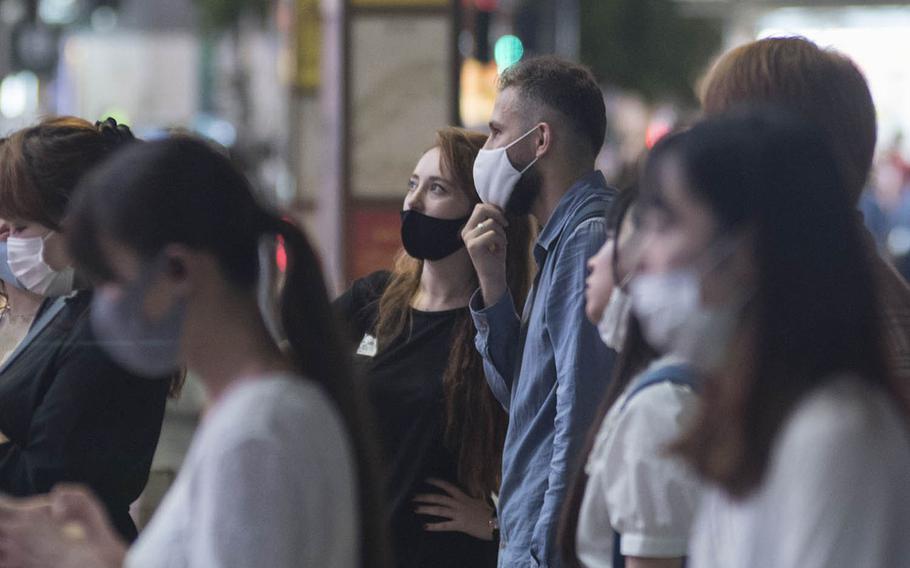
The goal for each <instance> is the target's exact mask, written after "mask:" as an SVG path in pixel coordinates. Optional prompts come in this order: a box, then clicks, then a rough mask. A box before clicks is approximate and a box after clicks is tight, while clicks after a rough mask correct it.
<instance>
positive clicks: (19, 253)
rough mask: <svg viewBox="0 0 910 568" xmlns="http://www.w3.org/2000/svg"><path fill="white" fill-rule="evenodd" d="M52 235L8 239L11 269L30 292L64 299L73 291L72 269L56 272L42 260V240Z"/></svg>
mask: <svg viewBox="0 0 910 568" xmlns="http://www.w3.org/2000/svg"><path fill="white" fill-rule="evenodd" d="M53 234H54V233H48V234H47V235H45V236H43V237H28V238H20V237H10V238H9V239H7V241H6V243H7V251H8V255H9V260H8V262H9V267H10V270H12V271H13V274H14V275H15V276H16V278H17V279H19V282H21V283H22V285H23V286H25V288H26V289H27V290H28V291H29V292H33V293H35V294H39V295H41V296H64V295H66V294H69V293H70V292H72V291H73V275H74V270H73V267H71V266H70V267H68V268H65V269H64V270H61V271H59V272H58V271H56V270H54V269H53V268H51V267H50V266H48V264H47V263H46V262H45V261H44V241H45V240H46V239H47V238H48V237H50V236H51V235H53Z"/></svg>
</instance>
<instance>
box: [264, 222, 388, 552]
mask: <svg viewBox="0 0 910 568" xmlns="http://www.w3.org/2000/svg"><path fill="white" fill-rule="evenodd" d="M269 217H270V219H269V225H270V226H271V227H272V229H273V230H274V232H275V233H277V234H278V235H279V236H281V237H282V238H283V239H284V244H285V248H286V250H287V258H288V266H287V272H286V275H285V282H284V286H283V287H282V291H281V296H280V299H279V308H280V317H281V326H282V329H283V331H284V334H285V336H286V337H287V341H288V344H289V355H290V357H291V359H292V361H293V363H294V365H295V366H296V367H297V369H298V370H299V371H300V373H302V374H303V376H305V377H306V378H308V379H310V380H312V381H314V382H316V383H318V384H319V385H321V386H322V388H323V389H325V391H326V393H328V395H329V397H330V398H331V399H332V401H333V402H334V403H335V405H336V406H337V407H338V410H339V412H340V413H341V416H342V418H343V420H344V423H345V426H346V427H347V431H348V434H349V436H350V438H351V441H352V445H353V451H354V455H355V457H356V460H357V485H358V503H359V504H360V522H361V538H360V543H361V544H360V546H361V566H362V567H363V568H387V567H389V566H391V561H390V560H391V559H390V553H389V549H388V545H387V542H388V541H387V539H386V534H385V533H386V531H385V527H384V524H383V523H382V522H381V519H382V505H381V504H382V498H381V488H380V487H379V486H378V484H377V483H376V480H378V479H380V476H379V471H378V470H379V468H378V465H377V464H378V463H379V462H378V453H377V450H376V446H375V443H374V441H373V440H372V438H371V436H369V435H368V430H367V424H366V422H367V419H366V417H367V414H368V413H367V405H366V401H365V399H364V397H363V394H362V392H361V389H359V388H357V386H356V385H355V384H354V381H353V371H352V369H351V363H350V359H349V357H348V356H347V352H346V350H345V349H344V348H343V346H344V343H343V341H342V336H341V333H340V330H339V327H338V325H337V322H336V320H335V317H334V312H333V311H332V307H331V304H330V303H329V299H328V293H327V291H326V286H325V280H324V279H323V275H322V270H321V269H320V262H319V259H318V258H317V256H316V253H315V251H314V250H313V248H312V247H311V246H310V244H309V241H308V240H307V239H306V237H305V236H304V235H303V233H302V232H301V231H300V229H298V228H297V227H296V226H294V225H293V224H291V223H290V222H288V221H285V220H283V219H279V218H277V217H274V216H271V215H269Z"/></svg>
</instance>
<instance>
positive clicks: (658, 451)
mask: <svg viewBox="0 0 910 568" xmlns="http://www.w3.org/2000/svg"><path fill="white" fill-rule="evenodd" d="M636 195H637V190H635V189H628V190H626V191H623V192H622V193H620V196H619V197H618V198H617V203H616V204H614V206H613V209H612V211H611V215H610V224H609V227H610V228H609V235H610V237H609V238H608V239H607V242H606V243H605V244H604V246H603V248H602V249H601V250H600V252H598V253H597V255H596V256H595V257H593V258H592V259H591V260H590V262H589V266H590V268H591V275H590V276H589V277H588V281H587V284H588V286H587V294H586V295H587V310H588V318H589V319H590V320H591V321H592V322H598V328H599V329H600V333H601V338H602V339H603V340H604V343H606V344H607V345H608V346H609V347H611V348H613V349H616V350H617V351H618V353H619V358H618V359H617V363H616V368H615V369H614V377H613V378H612V380H611V382H610V387H609V390H608V391H607V395H606V399H605V400H604V402H603V403H602V405H601V409H600V410H599V413H598V419H597V420H596V421H595V426H594V427H593V428H592V429H591V432H590V433H589V439H588V447H587V448H586V450H585V452H584V453H583V454H582V455H583V457H584V461H583V462H582V463H581V464H580V465H583V466H584V467H583V468H580V469H579V471H578V473H577V476H576V479H575V481H574V483H573V484H572V487H571V489H570V491H569V496H568V498H567V499H566V506H565V508H564V511H563V517H562V521H561V524H560V535H559V538H560V547H561V549H562V552H563V560H564V562H565V564H566V565H567V566H577V567H582V566H583V567H586V568H593V567H598V568H600V567H610V568H620V567H623V566H629V567H678V566H681V565H682V562H683V558H684V557H685V556H686V554H687V551H688V539H689V532H690V530H691V527H692V520H693V518H694V513H695V506H696V503H697V501H698V495H699V487H700V483H699V481H698V479H697V478H696V476H695V475H694V472H693V471H692V470H691V468H689V467H687V465H686V464H685V463H683V461H682V459H681V458H680V457H679V456H674V455H671V454H670V453H669V452H668V448H669V447H670V445H671V444H672V443H673V442H674V441H676V440H677V439H678V438H679V437H680V436H681V435H682V434H683V432H685V431H686V429H687V428H688V427H689V426H690V425H691V420H692V417H693V416H694V415H695V412H696V409H697V404H698V397H697V395H696V391H697V387H698V381H697V374H696V373H695V372H694V371H693V369H692V368H691V367H690V366H689V365H688V363H687V361H686V359H685V357H684V356H683V353H682V352H681V351H680V347H682V341H683V340H684V337H683V334H684V333H685V331H686V329H685V325H686V320H687V319H688V316H690V315H691V314H690V310H691V307H692V306H693V302H691V301H685V298H682V297H681V294H684V293H686V292H687V291H686V290H685V288H683V287H678V286H677V284H678V278H677V277H676V276H677V275H676V274H673V273H670V274H668V275H653V274H652V275H636V266H635V263H636V261H635V258H636V257H637V256H638V254H640V251H641V247H642V246H644V243H642V242H641V241H640V240H639V239H638V237H637V236H633V234H634V229H633V222H632V217H633V213H632V212H630V211H629V210H630V209H631V208H632V207H634V205H633V203H634V200H635V198H636ZM688 292H691V290H688ZM646 338H647V339H646ZM652 345H653V346H654V347H652Z"/></svg>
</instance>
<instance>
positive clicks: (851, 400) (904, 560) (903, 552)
mask: <svg viewBox="0 0 910 568" xmlns="http://www.w3.org/2000/svg"><path fill="white" fill-rule="evenodd" d="M690 566H694V567H696V568H714V567H717V568H727V567H730V566H736V567H738V568H752V567H755V568H759V567H761V568H765V567H767V566H774V567H775V568H841V567H843V568H855V567H858V566H862V567H863V568H901V567H907V566H910V436H908V428H907V424H906V422H905V421H904V419H903V417H902V416H901V414H900V412H899V411H898V408H897V407H896V405H895V404H894V403H893V401H892V400H891V399H889V398H888V397H887V396H885V395H884V394H883V393H882V392H880V391H878V390H877V389H874V388H871V387H869V386H866V385H863V384H862V383H860V382H859V381H857V380H855V379H852V378H849V377H846V378H843V379H838V380H836V381H835V382H833V383H831V384H828V385H826V386H824V387H822V388H821V389H820V390H818V391H817V392H815V393H812V394H810V395H809V396H807V397H806V399H805V400H803V401H801V402H800V403H799V404H798V406H797V407H796V409H795V410H794V412H793V413H792V414H791V416H790V417H789V418H788V419H787V421H786V422H785V424H784V426H783V428H782V429H781V431H780V433H779V434H778V438H777V441H776V442H775V444H774V447H773V449H772V455H771V459H770V462H769V465H768V470H767V471H766V473H765V479H764V481H763V483H762V485H761V486H760V487H759V488H758V489H757V490H756V491H755V492H754V493H753V494H751V495H749V496H747V497H746V498H745V499H744V500H741V501H734V500H732V499H730V498H729V497H728V496H727V495H726V494H725V493H723V492H722V491H721V490H720V489H719V488H712V489H710V490H708V491H706V492H705V495H704V498H703V501H702V504H701V507H700V509H699V512H698V515H697V519H696V524H695V529H694V532H693V537H692V556H691V564H690Z"/></svg>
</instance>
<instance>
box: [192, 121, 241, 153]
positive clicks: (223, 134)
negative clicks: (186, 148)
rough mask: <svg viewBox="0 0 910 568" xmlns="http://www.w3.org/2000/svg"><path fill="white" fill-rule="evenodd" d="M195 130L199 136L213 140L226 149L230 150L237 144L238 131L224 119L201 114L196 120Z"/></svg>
mask: <svg viewBox="0 0 910 568" xmlns="http://www.w3.org/2000/svg"><path fill="white" fill-rule="evenodd" d="M194 129H195V130H196V132H198V133H199V134H202V135H203V136H205V137H207V138H211V139H212V140H214V141H215V142H217V143H219V144H221V145H222V146H224V147H225V148H230V147H232V146H233V145H234V144H235V143H236V142H237V129H236V128H234V125H233V124H231V123H230V122H228V121H227V120H224V119H223V118H218V117H215V116H212V115H209V114H201V115H199V117H198V118H197V119H196V124H195V125H194Z"/></svg>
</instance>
